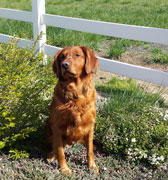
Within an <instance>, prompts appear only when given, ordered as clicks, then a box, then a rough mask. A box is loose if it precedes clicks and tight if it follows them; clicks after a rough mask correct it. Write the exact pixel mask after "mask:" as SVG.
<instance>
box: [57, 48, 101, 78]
mask: <svg viewBox="0 0 168 180" xmlns="http://www.w3.org/2000/svg"><path fill="white" fill-rule="evenodd" d="M97 68H98V59H97V58H96V56H95V54H94V52H93V51H92V50H91V49H89V48H88V47H85V46H72V47H66V48H64V49H63V50H59V51H58V52H57V53H56V55H55V58H54V63H53V71H54V72H55V73H56V75H57V77H58V78H59V79H60V78H61V77H63V78H64V79H68V78H70V77H72V78H77V77H80V76H81V75H82V74H83V75H88V74H90V73H93V72H96V70H97Z"/></svg>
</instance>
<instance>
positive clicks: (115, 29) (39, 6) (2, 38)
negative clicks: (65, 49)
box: [0, 0, 168, 86]
mask: <svg viewBox="0 0 168 180" xmlns="http://www.w3.org/2000/svg"><path fill="white" fill-rule="evenodd" d="M0 17H1V18H8V19H14V20H20V21H25V22H31V23H33V34H34V38H36V37H37V36H38V35H39V34H40V33H41V32H43V35H42V39H41V40H39V41H38V47H40V51H43V52H44V53H45V54H46V55H52V56H54V55H55V53H56V52H57V51H58V50H59V49H61V48H59V47H54V46H50V45H47V44H46V43H45V42H46V26H54V27H59V28H64V29H71V30H76V31H81V32H88V33H94V34H100V35H105V36H113V37H119V38H126V39H131V40H139V41H145V42H152V43H159V44H165V45H168V29H160V28H150V27H143V26H133V25H125V24H118V23H109V22H102V21H92V20H87V19H79V18H71V17H65V16H57V15H50V14H46V13H45V0H32V12H28V11H21V10H13V9H6V8H0ZM11 28H12V27H11ZM11 38H12V36H8V35H4V34H0V42H2V43H8V41H9V40H10V39H11ZM20 40H21V43H20V45H19V46H20V47H24V46H26V45H30V46H31V45H32V43H33V42H32V41H30V40H26V39H20ZM98 58H99V64H100V69H101V70H104V71H109V72H112V73H115V74H120V75H123V76H127V77H129V78H133V79H138V80H143V81H146V82H151V83H153V84H158V85H161V86H168V72H163V71H159V70H155V69H149V68H145V67H141V66H135V65H130V64H126V63H121V62H117V61H114V60H109V59H105V58H101V57H98Z"/></svg>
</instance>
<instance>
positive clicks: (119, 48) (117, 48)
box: [108, 39, 133, 59]
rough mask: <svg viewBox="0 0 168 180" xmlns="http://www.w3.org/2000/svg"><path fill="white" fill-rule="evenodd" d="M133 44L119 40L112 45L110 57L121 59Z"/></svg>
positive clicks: (125, 40)
mask: <svg viewBox="0 0 168 180" xmlns="http://www.w3.org/2000/svg"><path fill="white" fill-rule="evenodd" d="M132 44H133V41H129V40H127V39H117V40H116V41H115V42H114V43H112V44H111V46H110V48H109V50H108V55H109V56H110V57H112V58H117V59H118V58H120V57H121V55H122V53H124V52H125V51H126V47H129V46H131V45H132Z"/></svg>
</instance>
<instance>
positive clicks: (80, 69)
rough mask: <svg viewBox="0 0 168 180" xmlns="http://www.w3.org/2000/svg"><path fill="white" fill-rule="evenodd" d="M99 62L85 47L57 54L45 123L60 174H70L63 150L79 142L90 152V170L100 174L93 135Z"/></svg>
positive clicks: (88, 157)
mask: <svg viewBox="0 0 168 180" xmlns="http://www.w3.org/2000/svg"><path fill="white" fill-rule="evenodd" d="M97 67H98V60H97V58H96V57H95V55H94V52H93V51H92V50H90V49H89V48H87V47H84V46H73V47H67V48H65V49H63V50H60V51H58V52H57V54H56V55H55V59H54V63H53V71H54V72H55V73H56V75H57V77H58V83H57V85H56V87H55V90H54V96H53V100H52V103H51V106H50V118H49V119H48V121H47V123H46V129H47V137H48V138H47V139H48V144H51V151H50V153H49V154H48V159H49V160H50V161H52V160H54V159H57V160H58V163H59V166H60V169H61V173H68V174H70V173H71V170H70V169H69V167H68V166H67V163H66V160H65V154H64V150H63V147H64V146H65V145H71V144H73V143H76V142H80V143H82V144H84V146H85V147H86V149H87V159H88V167H89V168H93V169H94V170H95V171H96V172H97V173H98V168H97V166H96V164H95V161H94V154H93V133H94V125H95V118H96V105H95V99H96V90H95V88H94V85H93V79H92V73H93V72H95V71H96V70H97Z"/></svg>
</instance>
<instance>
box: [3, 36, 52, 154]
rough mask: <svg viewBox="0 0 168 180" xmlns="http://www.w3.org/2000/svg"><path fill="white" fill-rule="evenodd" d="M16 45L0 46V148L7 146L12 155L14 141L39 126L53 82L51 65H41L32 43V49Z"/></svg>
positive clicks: (23, 137) (40, 56) (43, 117)
mask: <svg viewBox="0 0 168 180" xmlns="http://www.w3.org/2000/svg"><path fill="white" fill-rule="evenodd" d="M18 44H19V41H17V40H16V39H12V40H11V41H10V42H9V43H8V45H3V44H1V45H0V87H1V88H0V149H3V148H7V147H9V148H8V149H9V150H11V152H12V153H14V152H16V153H15V154H16V155H17V154H18V151H17V149H19V148H20V145H18V146H17V143H16V142H17V141H19V140H22V139H25V138H27V137H29V134H30V133H31V132H35V131H36V130H37V129H38V128H40V127H41V126H43V124H44V121H45V119H46V117H47V116H48V104H49V101H50V96H51V91H50V88H51V86H52V85H53V83H54V79H55V78H53V75H52V74H53V73H52V70H51V67H50V64H51V63H47V64H46V65H45V66H43V65H42V63H43V54H37V52H38V51H37V50H36V41H35V42H34V44H33V46H32V48H29V47H26V48H18V47H17V45H18ZM14 145H15V147H14V149H15V150H13V146H14ZM20 154H23V153H20ZM19 156H20V155H19Z"/></svg>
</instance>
